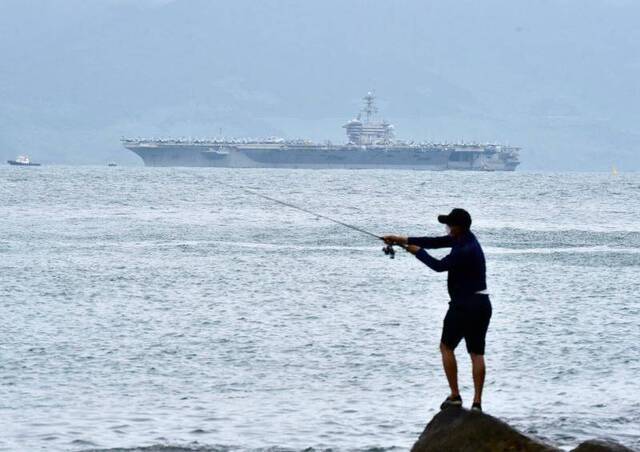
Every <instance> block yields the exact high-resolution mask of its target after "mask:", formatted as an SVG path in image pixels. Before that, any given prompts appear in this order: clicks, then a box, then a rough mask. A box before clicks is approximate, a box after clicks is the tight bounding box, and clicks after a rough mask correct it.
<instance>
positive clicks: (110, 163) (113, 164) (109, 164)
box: [107, 162, 118, 166]
mask: <svg viewBox="0 0 640 452" xmlns="http://www.w3.org/2000/svg"><path fill="white" fill-rule="evenodd" d="M107 166H118V165H117V164H116V163H114V162H109V163H107Z"/></svg>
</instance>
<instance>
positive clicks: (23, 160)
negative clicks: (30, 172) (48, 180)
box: [7, 155, 40, 166]
mask: <svg viewBox="0 0 640 452" xmlns="http://www.w3.org/2000/svg"><path fill="white" fill-rule="evenodd" d="M7 163H8V164H9V165H15V166H40V164H39V163H34V162H32V161H31V159H30V158H29V156H26V155H19V156H17V157H16V159H15V160H7Z"/></svg>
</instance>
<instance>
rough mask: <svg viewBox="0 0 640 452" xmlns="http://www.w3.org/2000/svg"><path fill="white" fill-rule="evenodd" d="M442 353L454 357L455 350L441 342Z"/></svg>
mask: <svg viewBox="0 0 640 452" xmlns="http://www.w3.org/2000/svg"><path fill="white" fill-rule="evenodd" d="M440 353H442V354H443V355H449V354H451V355H453V349H452V348H451V347H449V346H448V345H447V344H445V343H444V342H440Z"/></svg>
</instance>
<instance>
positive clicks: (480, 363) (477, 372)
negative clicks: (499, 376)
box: [471, 353, 486, 403]
mask: <svg viewBox="0 0 640 452" xmlns="http://www.w3.org/2000/svg"><path fill="white" fill-rule="evenodd" d="M471 368H472V372H473V387H474V389H475V395H474V396H473V403H481V402H482V388H483V386H484V375H485V372H486V370H485V365H484V356H482V355H476V354H475V353H471Z"/></svg>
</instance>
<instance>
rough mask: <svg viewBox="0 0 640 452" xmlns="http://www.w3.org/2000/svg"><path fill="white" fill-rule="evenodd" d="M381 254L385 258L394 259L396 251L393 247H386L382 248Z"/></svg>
mask: <svg viewBox="0 0 640 452" xmlns="http://www.w3.org/2000/svg"><path fill="white" fill-rule="evenodd" d="M382 252H383V253H384V255H385V256H389V258H390V259H395V258H396V250H395V249H394V248H393V245H387V246H385V247H383V248H382Z"/></svg>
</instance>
